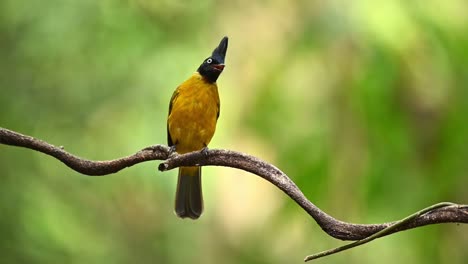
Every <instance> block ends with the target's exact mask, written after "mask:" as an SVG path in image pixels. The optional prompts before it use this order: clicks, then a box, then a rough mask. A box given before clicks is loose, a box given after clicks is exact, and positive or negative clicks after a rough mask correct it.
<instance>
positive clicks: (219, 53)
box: [211, 37, 228, 63]
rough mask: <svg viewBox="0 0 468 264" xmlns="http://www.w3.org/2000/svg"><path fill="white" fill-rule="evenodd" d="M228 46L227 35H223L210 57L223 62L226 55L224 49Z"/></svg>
mask: <svg viewBox="0 0 468 264" xmlns="http://www.w3.org/2000/svg"><path fill="white" fill-rule="evenodd" d="M227 48H228V37H224V38H223V39H222V40H221V42H220V43H219V45H218V47H216V49H214V50H213V54H211V57H212V58H213V59H215V60H217V61H219V62H220V63H224V58H225V57H226V51H227Z"/></svg>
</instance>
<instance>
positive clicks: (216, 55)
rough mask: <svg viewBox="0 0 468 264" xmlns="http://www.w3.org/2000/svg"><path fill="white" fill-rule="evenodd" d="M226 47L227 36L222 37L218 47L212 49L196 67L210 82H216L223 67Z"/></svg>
mask: <svg viewBox="0 0 468 264" xmlns="http://www.w3.org/2000/svg"><path fill="white" fill-rule="evenodd" d="M227 47H228V37H224V38H223V39H222V40H221V42H220V43H219V45H218V47H216V49H214V50H213V53H212V54H211V56H210V57H208V58H206V59H205V60H204V61H203V63H202V64H201V65H200V67H199V68H198V72H199V73H200V74H201V75H202V76H203V77H205V78H206V79H207V80H208V81H210V82H216V80H217V79H218V77H219V75H220V74H221V72H223V69H224V58H225V57H226V51H227Z"/></svg>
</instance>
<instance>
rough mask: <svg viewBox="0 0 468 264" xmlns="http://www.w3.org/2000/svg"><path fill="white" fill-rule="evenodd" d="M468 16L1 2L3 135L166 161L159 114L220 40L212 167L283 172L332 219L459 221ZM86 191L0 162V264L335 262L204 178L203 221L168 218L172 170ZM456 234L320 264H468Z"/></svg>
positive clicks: (276, 204)
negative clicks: (438, 208)
mask: <svg viewBox="0 0 468 264" xmlns="http://www.w3.org/2000/svg"><path fill="white" fill-rule="evenodd" d="M467 10H468V3H467V2H466V1H464V0H450V1H435V0H429V1H398V0H388V1H371V0H363V1H338V0H335V1H308V0H303V1H279V0H278V1H260V2H255V1H245V0H240V1H229V2H227V1H226V2H224V3H217V2H216V1H212V0H200V1H186V2H185V3H181V2H174V1H169V0H165V1H150V0H127V1H122V0H121V1H118V0H102V1H94V0H81V1H71V0H65V1H63V0H62V1H57V0H50V1H39V0H29V1H26V0H2V1H1V2H0V89H1V97H0V107H1V111H0V126H2V127H6V128H9V129H12V130H15V131H18V132H21V133H24V134H28V135H31V136H34V137H37V138H40V139H43V140H46V141H48V142H50V143H52V144H55V145H63V146H64V147H65V149H66V150H68V151H70V152H72V153H74V154H76V155H79V156H82V157H85V158H89V159H97V160H104V159H113V158H117V157H121V156H124V155H128V154H131V153H134V152H136V151H137V150H139V149H141V148H143V147H146V146H149V145H152V144H158V143H159V144H160V143H162V144H165V143H166V116H167V109H168V103H169V98H170V97H171V94H172V92H173V90H174V89H175V88H176V87H177V85H178V84H179V83H181V82H182V81H184V80H185V79H186V78H188V76H190V75H191V74H192V72H194V71H195V70H196V68H197V67H198V65H199V64H200V63H201V62H202V60H203V59H204V58H206V57H207V56H208V55H209V54H210V53H211V51H212V50H213V48H214V47H215V46H216V45H217V44H218V42H219V40H220V39H221V37H222V36H224V35H228V36H229V37H230V44H229V45H230V46H229V50H228V54H227V67H226V69H225V72H224V73H223V74H222V76H221V77H220V79H219V81H218V84H219V87H220V97H221V116H220V119H219V122H218V127H217V133H216V135H215V137H214V139H213V141H212V143H211V145H210V147H212V148H227V149H234V150H238V151H242V152H246V153H250V154H252V155H255V156H258V157H260V158H262V159H264V160H267V161H269V162H271V163H273V164H275V165H277V166H278V167H279V168H281V169H282V170H283V171H284V172H286V173H287V174H288V175H289V176H290V177H291V178H292V179H293V180H294V181H295V182H296V183H297V184H298V185H299V187H300V188H301V189H302V190H303V191H304V193H305V195H306V196H307V197H308V198H309V199H311V201H313V202H314V203H316V204H317V205H318V206H319V207H320V208H322V209H323V210H325V211H326V212H328V213H330V214H331V215H333V216H335V217H337V218H338V219H341V220H345V221H351V222H358V223H378V222H386V221H391V220H396V219H399V218H402V217H404V216H406V215H408V214H410V213H412V212H414V211H416V210H419V209H421V208H423V207H425V206H428V205H430V204H433V203H437V202H440V201H452V202H458V203H468V191H467V190H468V188H467V187H468V173H467V171H468V162H467V161H468V148H467V146H468V145H467V144H468V142H467V141H468V117H467V115H468V34H467V32H468V16H467ZM157 164H158V163H157V162H147V163H143V164H139V165H137V166H135V167H132V168H129V169H126V170H124V171H121V172H119V173H117V174H115V175H112V176H108V177H85V176H82V175H80V174H78V173H76V172H74V171H72V170H70V169H68V168H67V167H66V166H64V165H63V164H62V163H60V162H58V161H57V160H55V159H53V158H51V157H48V156H45V155H43V154H40V153H37V152H34V151H30V150H26V149H20V148H15V147H9V146H4V145H0V176H1V177H0V215H1V216H0V234H1V236H0V256H1V260H0V262H1V263H301V262H302V259H303V257H304V256H305V255H307V254H311V253H314V252H317V251H321V250H324V249H328V248H330V247H335V246H339V245H342V244H343V242H341V241H338V240H335V239H333V238H330V237H328V236H327V235H326V234H325V233H323V232H322V231H321V229H320V228H319V227H318V226H317V225H316V224H315V222H314V221H312V219H311V218H310V217H309V216H308V215H306V213H304V212H303V211H302V210H301V209H300V208H299V207H298V206H297V205H296V204H295V203H294V202H292V201H291V200H290V199H289V198H288V197H287V196H286V195H284V194H283V193H282V192H281V191H279V190H277V189H276V188H275V187H274V186H272V185H270V184H269V183H267V182H266V181H264V180H262V179H260V178H257V177H254V176H252V175H249V174H248V173H244V172H242V171H238V170H233V169H228V168H218V167H207V168H205V169H204V182H203V184H204V196H205V213H204V215H203V216H202V218H201V219H199V220H197V221H190V220H181V219H178V218H177V217H176V216H175V215H174V213H173V199H174V191H175V183H176V177H175V174H176V172H175V171H171V172H167V173H160V172H158V171H157V170H156V167H157ZM467 248H468V227H467V226H465V225H455V224H450V225H449V224H447V225H438V226H428V227H424V228H419V229H416V230H411V231H408V232H403V233H399V234H396V235H393V236H390V237H386V238H383V239H379V240H377V241H374V242H373V243H371V244H368V245H365V246H362V247H359V248H356V249H354V250H352V251H348V252H345V253H341V254H339V255H336V256H331V257H328V258H325V259H322V260H318V261H317V263H467V262H468V251H467V250H466V249H467Z"/></svg>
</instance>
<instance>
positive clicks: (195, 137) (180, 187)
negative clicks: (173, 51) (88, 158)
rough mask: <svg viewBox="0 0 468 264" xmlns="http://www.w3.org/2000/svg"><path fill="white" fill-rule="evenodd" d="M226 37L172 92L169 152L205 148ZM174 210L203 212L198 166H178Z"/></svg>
mask: <svg viewBox="0 0 468 264" xmlns="http://www.w3.org/2000/svg"><path fill="white" fill-rule="evenodd" d="M227 47H228V37H227V36H225V37H223V38H222V39H221V41H220V43H219V45H218V46H217V47H216V48H215V49H214V50H213V52H212V54H211V56H209V57H208V58H206V59H205V60H203V62H202V64H201V65H200V66H199V67H198V69H197V71H196V72H195V73H194V74H192V76H190V77H189V78H188V79H187V80H186V81H184V82H183V83H182V84H180V85H179V86H178V87H177V88H176V90H175V91H174V93H173V94H172V97H171V101H170V103H169V115H168V118H167V143H168V145H169V147H170V148H171V152H177V153H178V154H184V153H188V152H193V151H205V150H207V148H208V144H209V143H210V141H211V139H212V137H213V135H214V133H215V130H216V123H217V121H218V117H219V110H220V101H219V94H218V85H217V83H216V81H217V80H218V77H219V75H220V74H221V73H222V72H223V70H224V67H225V64H224V59H225V57H226V51H227ZM175 213H176V215H177V216H178V217H180V218H190V219H198V218H199V217H200V215H201V214H202V213H203V194H202V183H201V167H200V166H193V167H180V168H179V175H178V180H177V189H176V195H175Z"/></svg>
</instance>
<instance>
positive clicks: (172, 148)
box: [168, 145, 178, 158]
mask: <svg viewBox="0 0 468 264" xmlns="http://www.w3.org/2000/svg"><path fill="white" fill-rule="evenodd" d="M177 154H178V153H177V151H176V146H175V145H172V146H170V147H169V156H168V158H172V157H174V156H176V155H177Z"/></svg>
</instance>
